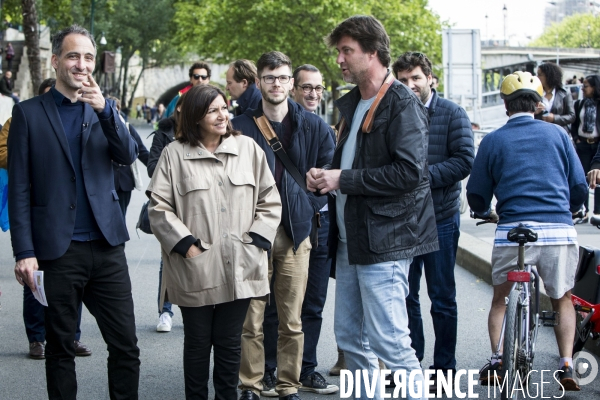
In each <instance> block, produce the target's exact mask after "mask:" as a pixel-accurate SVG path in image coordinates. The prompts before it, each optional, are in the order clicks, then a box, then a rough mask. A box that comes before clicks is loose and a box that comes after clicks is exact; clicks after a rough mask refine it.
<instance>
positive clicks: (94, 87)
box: [77, 73, 106, 112]
mask: <svg viewBox="0 0 600 400" xmlns="http://www.w3.org/2000/svg"><path fill="white" fill-rule="evenodd" d="M81 83H82V84H83V87H82V88H81V89H79V92H78V93H79V94H80V96H79V97H78V98H77V100H79V101H81V102H83V103H88V104H89V105H90V106H92V108H93V109H94V111H96V112H101V111H102V110H104V107H106V99H105V98H104V96H103V95H102V91H101V90H100V86H98V84H97V83H96V81H95V80H94V78H93V77H92V74H91V73H90V74H88V81H87V82H81Z"/></svg>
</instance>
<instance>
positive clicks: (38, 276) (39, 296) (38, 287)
mask: <svg viewBox="0 0 600 400" xmlns="http://www.w3.org/2000/svg"><path fill="white" fill-rule="evenodd" d="M33 282H34V284H35V290H34V291H33V297H35V298H36V300H37V301H39V302H40V304H41V305H43V306H46V307H48V300H46V292H45V291H44V271H35V272H34V273H33Z"/></svg>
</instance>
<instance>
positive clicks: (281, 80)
mask: <svg viewBox="0 0 600 400" xmlns="http://www.w3.org/2000/svg"><path fill="white" fill-rule="evenodd" d="M290 78H291V76H289V75H279V76H273V75H265V76H263V77H262V79H263V81H265V83H269V84H270V83H275V79H277V80H278V81H279V83H284V84H285V83H288V82H289V81H290Z"/></svg>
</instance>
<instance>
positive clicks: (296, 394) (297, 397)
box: [279, 393, 300, 400]
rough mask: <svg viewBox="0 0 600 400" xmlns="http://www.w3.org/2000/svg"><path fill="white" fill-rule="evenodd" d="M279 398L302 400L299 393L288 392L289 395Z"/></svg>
mask: <svg viewBox="0 0 600 400" xmlns="http://www.w3.org/2000/svg"><path fill="white" fill-rule="evenodd" d="M279 400H300V396H298V393H292V394H288V395H287V396H283V397H280V398H279Z"/></svg>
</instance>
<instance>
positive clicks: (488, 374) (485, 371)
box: [479, 360, 503, 386]
mask: <svg viewBox="0 0 600 400" xmlns="http://www.w3.org/2000/svg"><path fill="white" fill-rule="evenodd" d="M494 371H495V372H496V377H494ZM502 378H503V376H502V362H497V363H496V364H492V362H491V360H490V361H489V362H488V363H487V364H485V365H484V366H483V368H481V369H480V370H479V381H481V385H482V386H483V385H489V382H488V381H490V380H491V384H492V385H495V384H496V382H498V383H499V384H500V383H502Z"/></svg>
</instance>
